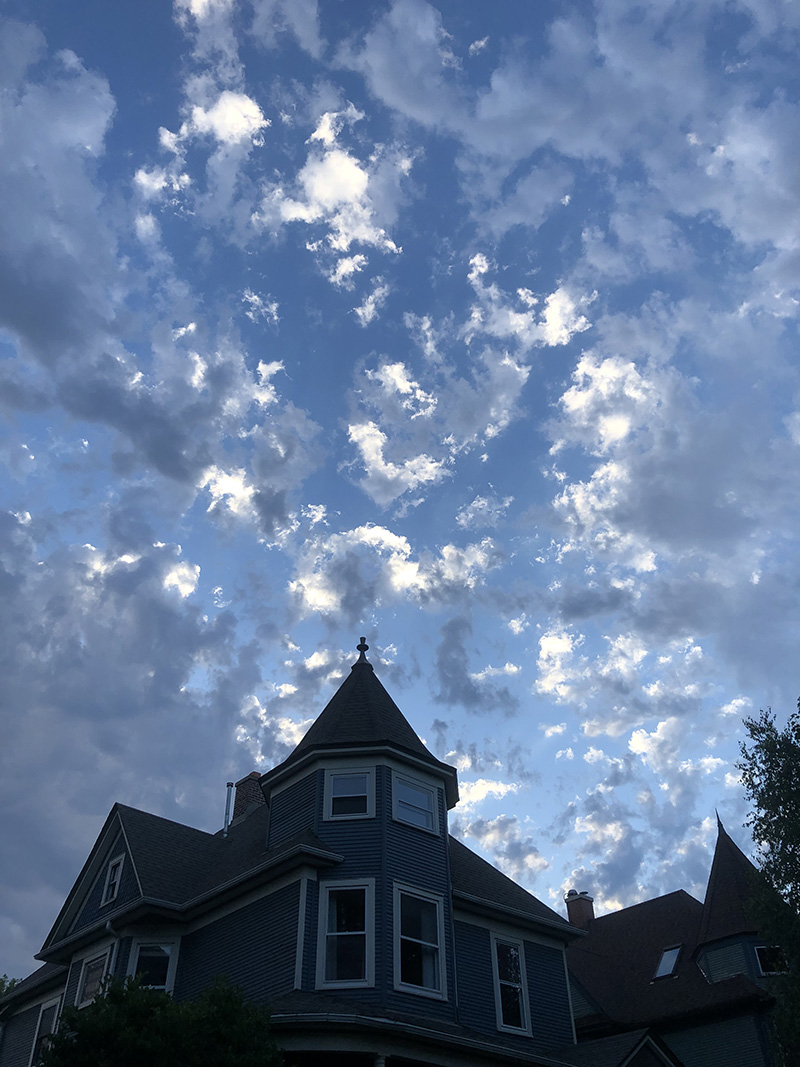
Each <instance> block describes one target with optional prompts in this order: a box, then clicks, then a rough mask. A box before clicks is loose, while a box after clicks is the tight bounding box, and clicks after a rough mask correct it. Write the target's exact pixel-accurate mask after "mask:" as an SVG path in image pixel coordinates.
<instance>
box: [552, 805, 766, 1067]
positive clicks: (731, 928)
mask: <svg viewBox="0 0 800 1067" xmlns="http://www.w3.org/2000/svg"><path fill="white" fill-rule="evenodd" d="M757 878H758V874H757V871H756V868H755V867H754V866H753V865H752V863H751V862H750V861H749V860H748V859H747V857H746V856H745V855H744V853H743V852H741V850H740V849H739V848H738V847H737V846H736V845H735V844H734V842H733V841H732V840H731V838H730V837H729V835H728V834H727V833H726V831H725V829H724V827H723V826H722V823H719V825H718V836H717V845H716V849H715V852H714V860H713V863H712V867H711V874H710V876H709V879H708V886H707V889H706V895H705V900H704V902H703V903H702V904H701V903H700V901H698V900H695V899H694V897H691V896H690V895H689V894H688V893H685V892H684V891H683V890H678V891H677V892H675V893H668V894H667V895H666V896H663V897H656V898H655V899H654V900H646V901H644V902H643V903H642V904H635V905H633V907H630V908H623V909H622V910H621V911H617V912H613V913H611V914H609V915H603V916H600V917H598V918H594V917H593V916H592V915H591V898H588V897H587V896H586V894H570V895H568V897H567V909H568V914H569V915H570V920H571V921H572V922H573V923H574V924H575V925H578V926H580V927H581V928H582V929H584V930H585V931H586V937H584V938H581V939H580V940H578V941H576V942H574V943H573V944H572V945H571V946H570V948H569V950H568V953H567V961H568V964H569V970H570V979H571V984H572V1002H573V1008H574V1013H575V1024H576V1028H577V1032H578V1037H579V1039H583V1038H589V1037H597V1036H599V1035H609V1034H617V1033H624V1032H628V1031H630V1030H634V1029H638V1028H641V1027H644V1028H647V1029H648V1030H649V1031H650V1033H652V1034H657V1035H658V1036H659V1037H660V1038H661V1040H662V1041H663V1042H664V1044H666V1045H667V1046H668V1047H669V1048H670V1049H672V1050H673V1051H674V1052H675V1053H676V1055H677V1056H678V1057H679V1058H680V1059H681V1060H682V1061H683V1062H684V1064H685V1065H686V1067H728V1065H735V1067H770V1065H772V1063H773V1059H772V1056H771V1051H770V1043H769V1020H768V1015H767V1013H768V1009H769V1007H770V1005H771V1003H772V998H771V997H770V996H769V994H768V993H767V992H766V990H765V989H764V976H765V974H766V973H769V970H770V968H772V967H774V966H775V963H774V953H772V952H771V951H770V948H769V946H766V945H765V944H764V942H763V941H762V940H761V939H760V938H759V936H758V931H757V929H756V928H755V924H754V922H753V918H752V915H751V912H750V910H749V909H748V906H747V902H748V900H749V899H750V898H751V896H752V894H753V890H754V886H755V882H756V879H757ZM571 897H573V898H577V897H581V898H582V902H581V903H580V904H579V902H578V901H577V899H570V898H571Z"/></svg>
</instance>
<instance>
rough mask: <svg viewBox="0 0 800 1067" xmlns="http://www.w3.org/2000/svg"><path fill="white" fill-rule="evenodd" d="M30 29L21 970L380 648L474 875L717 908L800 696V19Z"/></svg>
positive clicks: (18, 598) (18, 280)
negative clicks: (78, 889) (110, 849)
mask: <svg viewBox="0 0 800 1067" xmlns="http://www.w3.org/2000/svg"><path fill="white" fill-rule="evenodd" d="M3 11H4V15H3V18H2V21H0V412H1V413H2V414H1V417H2V434H0V591H1V593H2V595H1V596H0V628H1V631H0V632H1V635H2V639H1V640H0V657H2V683H0V688H1V691H0V810H2V812H3V818H2V820H0V973H3V972H7V973H8V974H9V975H15V976H18V977H19V976H22V975H24V974H26V973H29V971H30V970H32V969H33V967H34V966H36V964H35V963H34V961H33V959H32V956H33V954H34V953H35V952H36V951H38V949H39V948H40V947H41V944H42V942H43V940H44V938H45V936H46V934H47V932H48V930H49V929H50V926H51V924H52V922H53V921H54V919H55V916H56V915H57V913H58V910H59V908H60V906H61V904H62V903H63V900H64V898H65V896H66V894H67V893H68V891H69V889H70V887H71V886H72V884H73V881H74V879H75V877H76V876H77V874H78V872H79V870H80V868H81V866H82V864H83V862H84V860H85V858H86V856H87V854H88V852H89V850H90V848H91V847H92V844H93V843H94V840H95V838H96V836H97V834H98V832H99V830H100V828H101V826H102V824H103V822H104V820H105V818H106V815H107V813H108V811H109V809H110V808H111V806H112V804H113V803H114V802H115V801H120V802H122V803H125V804H130V805H134V806H136V807H140V808H143V809H145V810H147V811H151V812H155V813H157V814H160V815H163V816H165V817H167V818H170V819H176V820H178V821H181V822H185V823H188V824H190V825H193V826H198V827H200V828H203V829H206V830H209V831H211V832H214V831H216V830H217V829H219V827H220V826H221V824H222V820H223V815H224V807H225V782H226V781H227V780H229V779H238V778H240V777H243V776H244V775H246V774H247V773H248V772H250V771H251V770H253V769H262V770H266V769H268V768H269V767H271V766H272V765H274V764H275V763H276V762H278V761H279V760H281V759H283V758H284V757H285V756H286V755H287V754H288V752H289V751H291V749H292V747H293V746H294V745H295V744H296V743H297V741H298V740H299V738H300V737H301V736H302V734H303V732H304V730H305V729H307V727H308V725H309V724H310V722H311V721H312V720H313V719H314V717H315V716H316V715H317V714H318V713H319V712H320V711H321V710H322V708H323V707H324V705H325V703H326V702H327V700H328V699H329V697H330V696H331V695H332V693H333V692H334V691H335V689H336V687H337V686H338V684H339V683H340V682H341V680H342V679H343V677H344V676H345V674H346V673H347V671H348V669H349V665H350V664H351V663H352V662H354V661H355V659H356V657H357V653H356V651H355V645H356V644H357V642H358V640H359V637H360V636H361V635H362V634H363V635H365V636H366V639H367V641H368V643H369V645H370V653H369V656H370V659H371V661H372V662H373V664H374V665H375V667H376V670H377V672H378V676H379V677H380V678H381V680H382V681H383V683H384V685H385V686H386V687H387V688H388V690H389V691H390V693H391V694H392V695H393V697H394V698H395V700H396V702H397V703H398V705H399V706H400V708H401V709H402V710H403V712H404V713H405V715H406V717H407V718H408V720H409V721H410V723H411V724H412V726H413V727H414V728H415V730H416V731H417V733H418V734H419V735H420V736H421V737H422V738H423V739H424V740H425V742H426V743H427V744H428V746H429V747H430V749H431V750H432V751H433V752H434V753H435V754H436V755H437V756H438V757H440V758H441V759H444V760H446V761H447V762H449V763H451V764H453V765H455V766H456V767H457V768H458V772H459V781H460V788H461V797H462V799H461V802H460V803H459V805H458V806H457V807H456V808H455V810H454V811H453V812H452V813H451V829H452V831H453V832H454V833H455V834H457V835H458V836H459V837H461V838H462V839H463V840H464V841H465V843H466V844H468V845H469V846H470V847H472V848H474V849H475V850H476V851H478V852H479V853H480V854H481V855H484V856H485V857H487V858H489V859H491V860H492V861H493V862H494V863H496V864H497V865H498V866H499V867H500V868H501V869H502V870H503V871H505V872H506V873H507V874H509V875H510V876H511V877H513V878H515V879H517V880H518V881H519V882H520V883H521V884H523V885H524V886H525V887H526V888H528V889H529V890H531V891H532V892H534V893H535V894H536V895H537V896H539V897H540V898H541V899H542V900H544V901H545V902H546V903H548V904H550V905H551V906H553V907H556V908H558V909H559V910H561V909H562V908H563V903H562V898H563V893H564V891H565V890H567V889H569V888H575V889H577V890H579V891H581V890H587V891H589V892H591V893H592V894H593V895H594V896H595V901H596V908H597V910H598V911H599V912H604V911H607V910H609V909H613V908H618V907H621V906H626V905H628V904H632V903H635V902H637V901H639V900H642V899H646V898H648V897H651V896H653V895H656V894H660V893H665V892H670V891H672V890H675V889H678V888H684V889H687V890H689V891H690V892H693V893H695V894H696V895H697V894H700V895H702V892H703V888H704V885H705V881H706V878H707V875H708V869H709V864H710V858H711V850H712V849H713V844H714V840H715V835H716V820H715V809H716V810H718V811H719V813H720V816H721V817H722V819H723V821H724V823H725V826H726V828H727V829H728V830H729V832H730V833H731V834H732V835H733V837H734V839H735V840H737V841H738V842H739V843H740V844H742V846H743V847H744V848H745V849H746V850H747V851H750V850H751V848H752V842H751V841H750V839H749V837H748V831H747V830H746V829H745V828H744V825H743V824H744V823H745V820H746V817H747V810H748V806H747V801H746V799H745V797H744V795H743V791H742V787H741V784H740V782H739V772H738V771H737V769H736V761H737V758H738V745H739V742H740V741H741V739H742V738H743V737H744V736H745V735H744V730H743V726H742V722H743V718H745V717H747V716H750V715H754V714H757V713H758V709H759V708H762V707H767V706H772V707H773V709H774V710H775V712H776V714H777V717H778V722H779V724H780V723H781V722H784V721H785V718H786V715H787V714H788V712H789V711H790V710H791V709H792V708H793V707H794V703H795V700H796V698H797V694H798V691H800V679H798V673H797V665H798V638H799V637H800V627H798V593H799V591H800V563H799V562H798V552H797V532H798V502H799V500H800V371H799V369H798V315H799V314H800V304H799V303H798V301H799V300H800V135H799V130H798V127H799V125H800V106H799V105H798V90H799V89H800V77H799V74H798V66H797V54H798V48H799V47H800V40H798V38H799V37H800V7H798V5H795V4H791V3H788V2H787V3H783V2H781V0H725V2H721V0H720V2H716V0H695V2H693V3H691V4H686V3H677V2H673V0H648V2H647V3H644V4H642V5H640V6H637V5H636V4H633V3H630V2H629V0H597V2H595V3H589V2H568V3H548V2H544V0H543V2H539V3H523V2H513V0H498V2H496V3H492V4H487V3H485V2H483V0H480V2H479V0H457V2H456V0H445V2H440V3H439V4H438V6H437V5H435V4H433V3H428V2H426V0H389V2H378V0H375V2H371V3H366V2H356V0H351V2H347V3H343V2H336V0H320V2H319V3H317V2H315V0H174V2H173V3H172V4H170V3H168V2H167V0H138V2H137V3H135V4H134V3H131V2H129V0H119V2H117V3H113V4H109V3H105V2H102V0H75V2H74V3H70V4H64V3H63V2H62V0H6V2H5V4H4V5H3Z"/></svg>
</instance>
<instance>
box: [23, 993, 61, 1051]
mask: <svg viewBox="0 0 800 1067" xmlns="http://www.w3.org/2000/svg"><path fill="white" fill-rule="evenodd" d="M53 1005H55V1008H56V1013H55V1015H54V1016H53V1028H52V1030H50V1031H48V1033H47V1034H43V1033H42V1032H41V1028H42V1015H44V1013H45V1012H46V1011H47V1009H48V1008H52V1007H53ZM60 1016H61V994H60V993H59V994H58V996H55V997H50V999H49V1000H44V1001H42V1003H41V1004H40V1005H39V1018H38V1019H37V1020H36V1034H35V1036H34V1039H33V1048H32V1049H31V1055H30V1059H29V1060H28V1067H36V1064H38V1063H39V1054H40V1053H41V1049H42V1045H43V1043H44V1042H43V1040H42V1039H43V1038H44V1037H49V1036H50V1035H51V1034H54V1033H55V1032H56V1030H57V1029H58V1023H59V1019H60Z"/></svg>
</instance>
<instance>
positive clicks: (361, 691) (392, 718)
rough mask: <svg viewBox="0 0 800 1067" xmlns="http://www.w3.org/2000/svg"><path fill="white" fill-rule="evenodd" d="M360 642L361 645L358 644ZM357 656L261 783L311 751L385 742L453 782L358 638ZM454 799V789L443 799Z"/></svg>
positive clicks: (375, 745)
mask: <svg viewBox="0 0 800 1067" xmlns="http://www.w3.org/2000/svg"><path fill="white" fill-rule="evenodd" d="M362 645H363V648H362ZM358 647H359V649H361V655H360V656H359V658H358V660H357V661H356V662H355V663H354V664H353V666H352V667H351V668H350V674H349V675H348V676H347V677H346V678H345V680H344V681H343V682H342V684H341V685H340V686H339V688H338V689H337V691H336V692H335V693H334V695H333V696H332V697H331V699H330V700H329V701H328V704H327V705H326V706H325V708H324V709H323V711H322V712H321V713H320V715H319V716H318V717H317V719H315V721H314V722H313V724H312V725H311V727H310V729H309V730H308V732H307V733H306V734H305V736H304V737H303V738H302V740H301V741H300V743H299V744H298V745H297V747H296V748H295V749H294V751H293V752H292V753H291V754H290V755H289V756H288V757H287V758H286V759H285V760H284V761H283V763H279V764H278V766H277V767H273V768H272V770H270V771H268V772H267V773H266V774H265V775H264V776H263V778H262V781H264V782H266V781H269V780H271V779H272V778H273V777H276V776H279V775H281V774H283V773H284V772H285V771H286V770H287V769H289V768H291V767H293V766H294V765H295V764H297V763H299V762H300V761H301V760H303V759H304V758H305V757H306V756H308V755H310V754H311V753H314V752H320V751H326V752H335V751H336V750H337V749H343V750H349V749H353V748H365V749H366V748H370V749H374V748H380V747H382V746H386V745H388V746H390V747H391V748H394V749H397V750H399V751H400V752H405V753H407V754H408V755H410V756H413V757H414V758H415V759H416V760H419V761H422V762H423V763H427V764H428V765H429V766H430V767H431V768H433V769H435V770H436V771H438V772H439V773H440V774H442V773H444V774H445V775H446V776H447V779H448V783H449V782H450V781H452V782H453V783H454V781H455V770H454V768H453V767H451V766H450V765H449V764H447V763H443V762H442V761H441V760H438V759H437V758H436V757H435V756H433V755H432V754H431V753H430V752H429V751H428V749H427V748H426V747H425V745H423V743H422V741H420V739H419V737H417V734H416V732H415V731H414V729H413V727H412V726H411V725H410V723H409V722H408V720H407V719H406V717H405V716H404V715H403V713H402V712H401V711H400V709H399V708H398V706H397V705H396V704H395V702H394V701H393V700H392V698H391V697H390V696H389V694H388V693H387V691H386V690H385V689H384V687H383V685H382V684H381V682H380V681H379V679H378V677H377V676H376V674H375V671H374V669H373V667H372V664H371V663H370V662H369V661H368V660H367V658H366V656H365V652H366V650H367V648H368V646H367V645H366V644H364V642H363V638H362V644H361V645H359V646H358ZM457 799H458V796H457V791H455V790H454V795H453V796H451V795H450V787H449V785H448V801H449V802H450V801H452V803H455V801H456V800H457ZM449 806H452V804H450V805H449Z"/></svg>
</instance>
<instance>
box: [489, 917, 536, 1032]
mask: <svg viewBox="0 0 800 1067" xmlns="http://www.w3.org/2000/svg"><path fill="white" fill-rule="evenodd" d="M492 957H493V958H492V964H493V969H494V983H495V986H494V989H495V1008H496V1010H497V1029H498V1030H507V1031H509V1032H510V1033H515V1034H518V1033H525V1034H529V1033H530V1032H531V1027H530V1016H529V1012H528V989H527V982H526V980H525V951H524V947H523V945H522V942H521V941H514V940H511V939H510V938H509V939H507V938H504V937H492Z"/></svg>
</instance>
